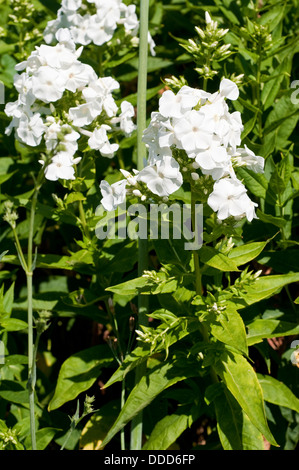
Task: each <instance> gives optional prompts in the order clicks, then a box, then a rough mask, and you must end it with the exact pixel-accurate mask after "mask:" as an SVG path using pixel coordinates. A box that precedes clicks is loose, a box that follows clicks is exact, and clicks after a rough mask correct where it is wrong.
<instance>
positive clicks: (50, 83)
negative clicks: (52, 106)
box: [32, 65, 65, 103]
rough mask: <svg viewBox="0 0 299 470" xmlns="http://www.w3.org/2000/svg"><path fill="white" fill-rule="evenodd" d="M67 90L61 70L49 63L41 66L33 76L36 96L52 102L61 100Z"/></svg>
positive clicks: (46, 101)
mask: <svg viewBox="0 0 299 470" xmlns="http://www.w3.org/2000/svg"><path fill="white" fill-rule="evenodd" d="M64 90H65V79H64V77H63V76H62V75H61V73H59V71H57V70H55V69H53V68H52V67H49V66H47V65H45V66H43V67H40V68H39V70H38V72H36V74H34V76H33V77H32V93H33V95H34V96H35V98H37V99H39V100H41V101H43V102H44V103H50V102H54V101H57V100H59V99H60V98H61V97H62V95H63V92H64Z"/></svg>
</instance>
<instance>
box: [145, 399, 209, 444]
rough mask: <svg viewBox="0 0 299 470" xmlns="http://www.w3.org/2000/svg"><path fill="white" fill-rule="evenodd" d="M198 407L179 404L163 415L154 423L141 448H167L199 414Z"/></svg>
mask: <svg viewBox="0 0 299 470" xmlns="http://www.w3.org/2000/svg"><path fill="white" fill-rule="evenodd" d="M200 411H201V410H200V407H198V406H197V405H193V406H192V407H191V409H190V405H185V406H181V407H179V408H178V409H177V411H175V413H173V414H171V415H169V416H165V417H164V418H162V419H161V420H160V421H158V423H157V424H156V425H155V427H154V429H153V431H152V433H151V435H150V436H149V438H148V440H147V442H146V443H145V444H144V446H143V447H142V450H167V449H168V448H169V446H171V444H173V443H174V442H175V441H176V440H177V438H178V437H180V435H181V434H182V433H183V432H184V431H185V430H186V429H187V428H190V426H191V425H192V424H193V423H194V422H195V421H196V419H197V418H198V417H199V416H200Z"/></svg>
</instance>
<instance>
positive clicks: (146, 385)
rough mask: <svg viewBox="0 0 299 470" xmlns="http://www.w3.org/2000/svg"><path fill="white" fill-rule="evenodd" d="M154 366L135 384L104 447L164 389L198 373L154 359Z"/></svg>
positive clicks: (189, 368)
mask: <svg viewBox="0 0 299 470" xmlns="http://www.w3.org/2000/svg"><path fill="white" fill-rule="evenodd" d="M151 361H152V362H153V363H154V366H153V367H152V368H151V369H150V370H148V371H147V372H146V374H145V375H144V376H143V377H142V378H141V379H140V381H139V382H138V383H137V384H136V385H135V387H134V388H133V390H132V391H131V393H130V395H129V396H128V398H127V401H126V402H125V404H124V406H123V407H122V410H121V412H120V414H119V416H118V418H117V419H116V421H115V423H114V424H113V426H112V428H111V429H110V430H109V432H108V434H107V436H106V437H105V439H104V441H103V444H102V447H104V446H105V445H106V444H108V442H110V440H111V439H112V438H113V437H114V436H115V435H116V434H117V433H118V432H119V431H120V430H121V429H122V428H123V427H124V426H125V425H126V424H127V423H128V422H129V421H130V420H131V419H132V418H133V417H134V416H136V415H137V414H138V413H139V412H140V411H141V410H143V409H144V408H145V407H146V406H147V405H149V404H150V403H151V402H152V401H153V400H154V398H156V397H157V396H158V395H159V394H160V393H161V392H162V391H163V390H165V389H167V388H169V387H171V386H172V385H174V384H175V383H177V382H180V381H182V380H185V379H186V378H187V377H192V376H194V375H196V374H197V371H196V368H195V369H194V365H193V367H191V366H189V367H184V368H183V367H176V364H175V363H170V362H164V363H158V364H157V361H156V360H154V359H152V360H151Z"/></svg>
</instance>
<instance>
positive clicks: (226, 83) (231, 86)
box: [220, 78, 239, 101]
mask: <svg viewBox="0 0 299 470" xmlns="http://www.w3.org/2000/svg"><path fill="white" fill-rule="evenodd" d="M220 94H221V95H222V96H224V97H225V98H228V99H229V100H232V101H235V100H237V99H238V98H239V89H238V87H237V85H236V84H235V83H234V82H232V81H231V80H229V79H228V78H223V80H221V83H220Z"/></svg>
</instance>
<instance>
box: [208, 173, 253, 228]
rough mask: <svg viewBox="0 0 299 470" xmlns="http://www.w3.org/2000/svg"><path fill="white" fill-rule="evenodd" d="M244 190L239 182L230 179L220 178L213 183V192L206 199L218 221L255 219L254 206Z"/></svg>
mask: <svg viewBox="0 0 299 470" xmlns="http://www.w3.org/2000/svg"><path fill="white" fill-rule="evenodd" d="M246 191H247V190H246V188H245V186H244V185H243V184H242V183H241V181H239V180H237V179H232V178H222V179H220V180H219V181H216V183H214V187H213V192H212V193H211V194H210V196H209V198H208V205H209V206H210V207H211V208H212V209H213V211H214V212H217V217H218V219H219V220H225V219H227V218H228V217H230V216H232V217H236V218H240V217H244V216H246V217H247V219H248V220H249V221H251V220H252V219H253V218H255V217H256V215H255V209H254V208H255V206H257V204H256V203H254V202H252V201H251V200H250V198H249V197H248V196H247V194H246Z"/></svg>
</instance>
